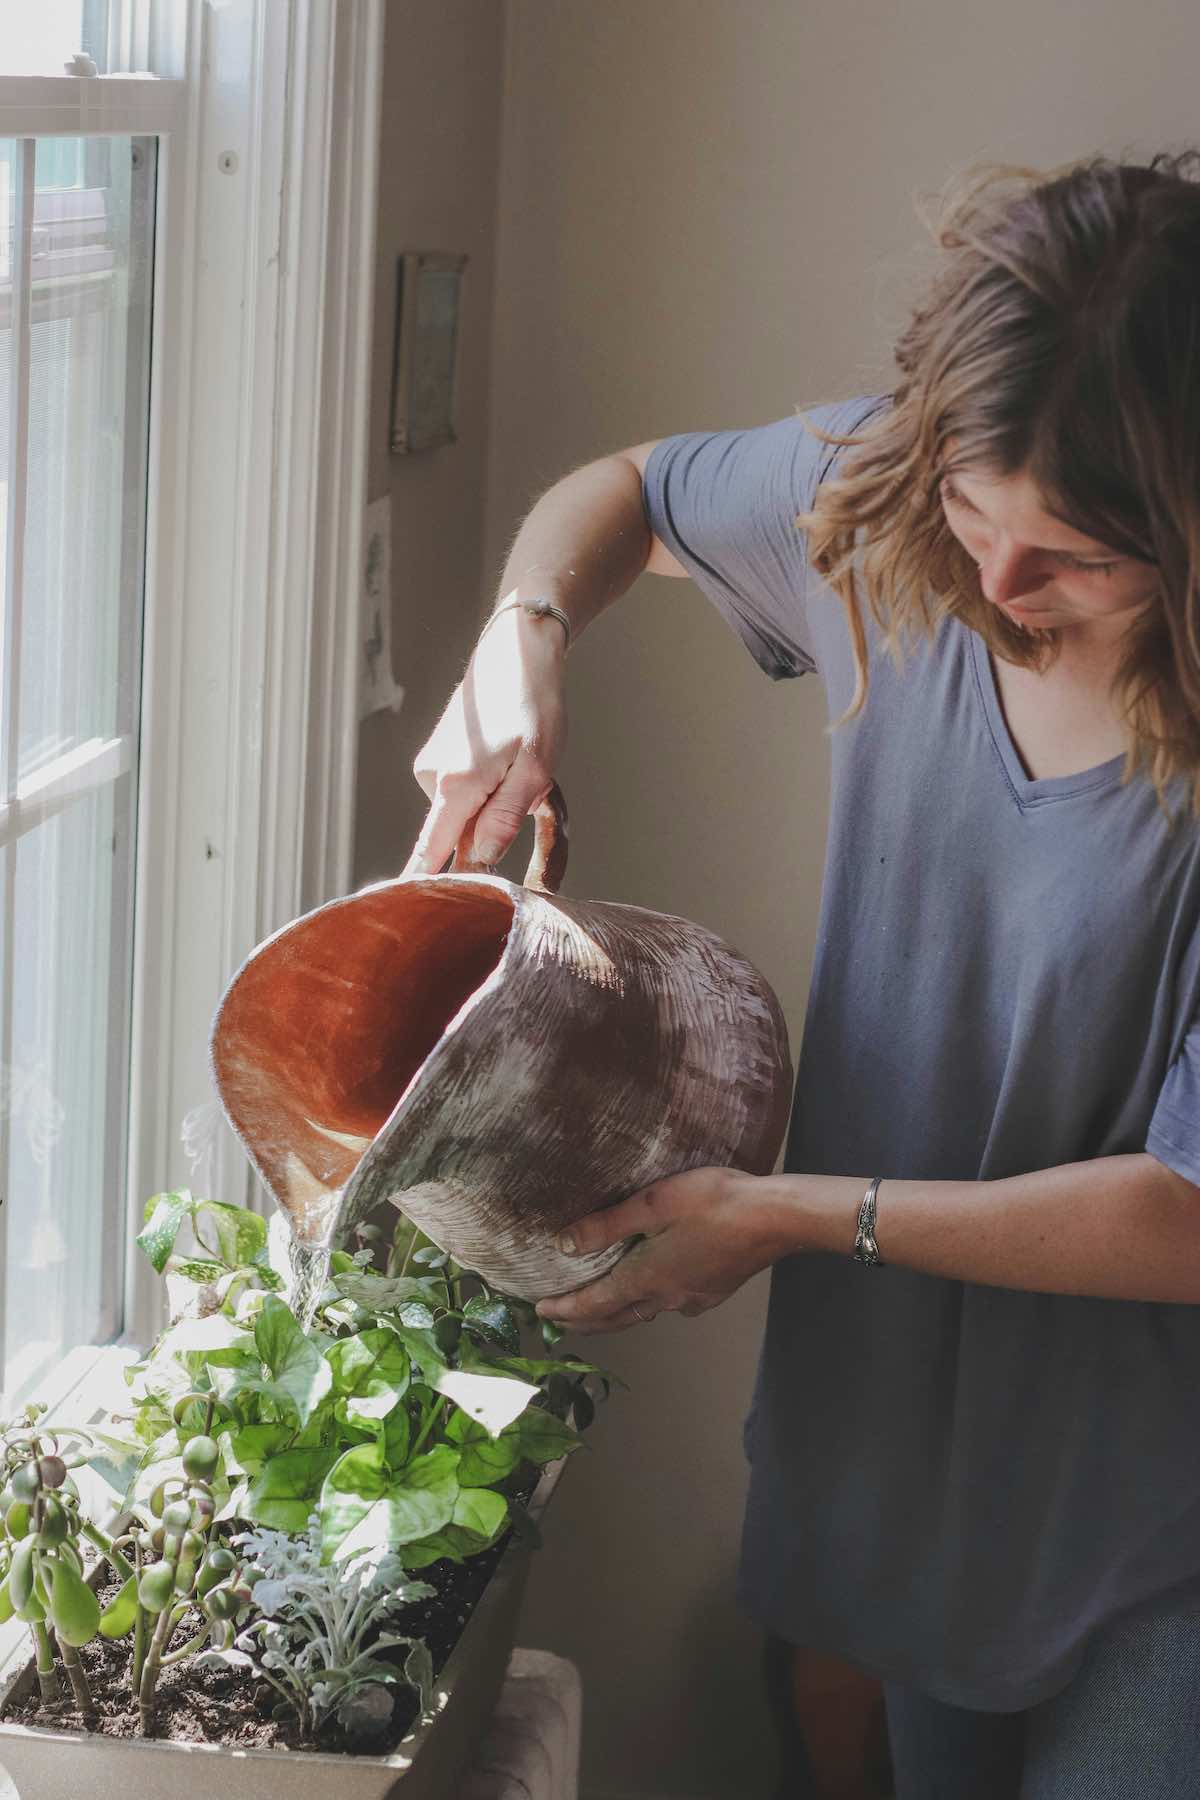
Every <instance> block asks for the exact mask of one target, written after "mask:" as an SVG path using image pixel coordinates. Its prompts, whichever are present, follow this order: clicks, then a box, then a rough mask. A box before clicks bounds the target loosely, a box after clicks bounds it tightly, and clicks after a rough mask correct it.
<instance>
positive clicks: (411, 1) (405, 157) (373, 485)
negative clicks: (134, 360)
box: [354, 0, 504, 883]
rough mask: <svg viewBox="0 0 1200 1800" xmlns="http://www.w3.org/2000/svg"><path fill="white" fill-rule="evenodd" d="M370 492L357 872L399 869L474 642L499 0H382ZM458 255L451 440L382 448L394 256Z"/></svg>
mask: <svg viewBox="0 0 1200 1800" xmlns="http://www.w3.org/2000/svg"><path fill="white" fill-rule="evenodd" d="M386 16H387V24H386V33H385V44H384V72H383V118H382V129H381V140H380V192H379V221H378V246H377V251H376V279H375V333H374V354H373V362H374V395H373V401H372V407H371V440H370V449H369V457H368V475H367V497H368V499H370V500H375V499H378V498H379V497H380V496H381V495H383V494H390V496H391V502H392V598H393V607H392V662H393V665H394V673H395V676H396V679H397V680H398V681H399V682H400V683H401V684H402V686H403V687H404V688H405V690H406V693H405V701H404V705H403V707H402V709H401V711H400V712H399V713H398V714H392V713H378V714H376V715H375V716H374V717H373V718H370V719H368V720H366V721H365V722H364V724H363V726H362V729H361V731H360V733H359V756H360V764H359V781H358V798H359V805H358V817H357V829H356V841H355V858H354V868H355V880H356V882H359V883H361V882H364V881H367V880H369V879H372V878H377V877H380V876H384V875H391V874H394V873H396V872H397V870H398V869H399V867H400V866H401V865H402V864H403V861H404V858H405V856H406V855H407V852H408V850H409V848H410V846H411V843H412V839H413V837H414V836H415V835H416V831H417V828H418V826H419V824H420V820H421V816H422V812H423V801H422V795H421V792H420V790H419V788H418V787H417V785H416V783H415V782H414V781H413V779H412V775H411V773H410V770H411V766H412V760H413V757H414V755H415V754H416V752H417V750H418V749H419V748H420V746H421V744H422V743H423V741H424V739H425V736H426V735H427V733H428V731H429V728H430V726H431V725H432V724H433V722H434V720H435V718H436V716H437V713H438V711H439V710H440V708H441V705H442V703H443V701H444V699H445V697H446V695H447V693H448V692H449V690H450V688H451V687H452V686H453V684H454V682H455V681H456V680H457V678H458V675H459V673H460V671H461V669H462V666H463V664H464V663H465V661H466V658H467V655H468V653H469V650H470V645H471V640H472V637H473V635H474V632H475V630H476V625H477V620H478V616H479V608H480V605H481V604H482V596H483V592H484V589H485V587H486V585H487V577H486V576H485V573H484V569H483V564H482V561H481V555H482V533H483V488H484V472H485V454H486V441H487V406H488V368H489V356H490V328H491V316H492V281H493V267H494V253H495V234H496V195H497V168H498V158H499V123H500V96H501V90H502V57H503V37H504V13H503V7H502V6H501V5H498V4H496V3H495V0H436V4H430V3H429V0H388V6H387V15H386ZM405 250H456V251H465V252H466V254H467V256H468V257H469V258H470V261H469V263H468V265H467V270H466V274H465V276H464V282H463V299H462V318H461V323H460V329H461V342H460V359H459V381H458V407H457V430H458V442H457V443H455V444H447V445H444V446H443V447H442V448H440V449H438V450H429V451H425V452H423V453H422V454H420V455H414V456H392V455H390V454H389V451H388V433H389V420H390V411H391V387H392V347H393V333H394V328H395V316H396V262H397V258H398V257H399V256H400V254H401V253H402V252H403V251H405Z"/></svg>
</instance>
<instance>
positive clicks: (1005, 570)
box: [979, 538, 1050, 606]
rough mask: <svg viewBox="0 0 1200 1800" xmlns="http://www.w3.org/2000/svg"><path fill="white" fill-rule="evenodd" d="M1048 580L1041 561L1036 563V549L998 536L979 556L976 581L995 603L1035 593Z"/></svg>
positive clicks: (1047, 572) (997, 604) (999, 603)
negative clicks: (1031, 550) (1031, 549)
mask: <svg viewBox="0 0 1200 1800" xmlns="http://www.w3.org/2000/svg"><path fill="white" fill-rule="evenodd" d="M1049 580H1050V573H1049V571H1048V570H1047V568H1046V567H1045V564H1044V563H1043V564H1041V565H1039V562H1038V558H1037V555H1036V553H1032V552H1030V551H1028V550H1023V549H1022V548H1021V546H1020V545H1019V544H1013V543H1011V542H1008V543H1006V542H1005V541H1004V540H1003V539H1001V538H997V539H995V540H994V541H993V543H992V545H991V546H990V548H989V549H988V551H987V552H986V554H985V555H984V556H983V557H981V558H980V562H979V584H980V586H981V587H982V589H983V591H984V594H985V596H986V597H987V599H989V600H990V601H992V602H993V604H994V605H996V606H1000V605H1002V604H1003V603H1004V601H1005V600H1019V599H1021V598H1022V596H1023V595H1025V594H1033V593H1036V592H1037V590H1038V588H1040V587H1045V585H1046V583H1047V582H1048V581H1049Z"/></svg>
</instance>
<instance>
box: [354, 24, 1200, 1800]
mask: <svg viewBox="0 0 1200 1800" xmlns="http://www.w3.org/2000/svg"><path fill="white" fill-rule="evenodd" d="M505 11H506V12H507V23H508V44H507V71H506V75H505V81H504V96H503V118H502V141H503V148H504V163H503V172H502V177H501V181H500V188H499V210H498V238H497V257H498V260H497V264H496V292H495V306H494V312H493V319H492V326H493V336H492V344H491V353H492V364H491V385H490V413H489V419H490V448H489V452H488V457H487V464H486V475H487V482H486V532H485V533H484V535H483V537H482V539H481V535H480V531H481V519H482V517H483V505H484V502H483V494H484V486H483V479H482V478H483V475H484V465H483V461H482V459H481V455H480V432H481V430H482V429H483V408H484V402H485V398H486V396H485V391H484V383H485V381H486V380H487V346H486V344H485V342H484V340H483V328H484V327H483V310H484V308H485V307H486V304H487V295H486V287H487V279H488V267H489V256H490V250H491V245H492V235H491V234H492V212H491V207H492V201H493V193H494V188H493V183H494V160H493V158H494V145H495V139H496V127H497V118H496V107H497V95H498V82H499V68H500V58H501V43H500V38H501V33H502V25H503V21H504V14H505ZM388 36H389V42H388V85H387V90H386V94H385V104H384V112H385V125H384V159H383V161H384V174H383V193H382V202H381V221H382V223H383V226H384V229H383V231H382V232H381V246H380V277H379V290H378V292H379V319H378V323H377V328H376V330H377V350H378V356H377V366H378V370H379V380H378V388H377V394H378V404H377V408H376V417H375V421H374V423H373V427H372V480H371V488H370V491H371V494H372V495H375V494H377V493H378V492H379V491H380V490H381V486H382V485H383V484H385V483H388V484H390V487H391V491H392V494H393V504H394V509H395V510H394V546H393V556H394V562H395V603H396V616H395V623H396V634H397V641H396V659H395V660H396V673H397V676H398V678H399V679H400V680H401V681H402V682H403V683H404V684H405V686H406V687H407V689H408V691H409V699H408V700H407V701H406V704H405V709H404V712H403V713H402V715H401V716H400V718H399V719H397V720H395V721H390V720H382V721H380V720H377V721H372V722H371V723H370V724H369V725H368V727H367V728H366V729H365V730H364V733H363V745H362V748H363V764H362V779H361V784H360V798H361V808H360V824H359V838H358V843H359V854H358V867H359V871H360V876H362V877H365V876H366V875H367V874H370V873H378V872H382V871H383V870H384V869H386V868H388V867H391V866H392V865H393V864H394V863H395V861H396V860H397V859H398V856H399V854H400V852H401V849H402V848H404V847H406V846H407V840H408V838H410V837H411V835H412V830H413V829H414V828H415V824H416V820H417V817H418V815H419V810H420V809H419V806H418V804H417V800H418V798H419V797H417V796H416V795H415V790H411V791H410V789H411V781H410V778H409V776H408V773H407V769H408V763H409V762H410V761H411V756H412V753H413V751H414V750H415V749H416V748H417V746H418V744H419V743H420V741H421V738H422V737H423V735H424V732H425V730H426V729H427V727H428V724H429V723H430V722H431V720H432V718H433V717H434V715H435V714H436V711H437V710H438V708H439V707H440V705H441V703H442V701H443V700H444V698H445V695H446V693H447V691H448V689H449V686H450V684H451V682H452V680H453V679H454V677H455V675H456V673H457V669H458V666H459V663H460V662H461V659H462V656H463V654H464V653H465V649H466V646H467V642H468V640H469V636H470V632H471V628H472V624H473V619H474V614H475V610H476V608H477V607H478V605H479V603H480V600H481V597H482V595H483V594H484V593H485V592H486V590H487V589H488V587H489V586H490V583H491V581H492V580H493V578H494V573H495V570H496V568H497V567H498V564H499V561H500V558H501V555H502V551H503V548H504V545H505V541H506V540H507V538H508V537H509V535H510V534H511V532H512V530H513V528H514V526H515V524H516V522H517V520H518V518H519V516H520V515H521V513H522V512H523V511H524V510H525V508H526V507H527V505H528V504H529V502H530V500H531V499H532V498H533V496H534V495H535V494H536V493H537V492H538V491H539V490H540V488H541V487H543V486H544V485H546V484H547V483H548V482H550V481H551V480H553V479H554V478H555V477H556V476H557V475H558V474H560V473H561V472H563V471H564V470H565V469H566V468H568V467H570V466H571V465H572V464H575V463H578V462H580V461H583V460H586V459H588V458H590V457H593V456H595V455H597V454H599V453H601V452H603V451H605V450H607V449H612V448H615V447H617V446H620V445H622V444H627V443H630V442H634V441H637V440H639V439H641V438H645V437H651V436H656V435H660V434H663V433H666V432H669V431H673V430H682V429H686V428H689V427H694V426H703V425H714V426H716V425H727V424H741V423H753V422H756V421H759V420H765V419H769V418H773V417H778V416H780V415H781V414H783V413H786V412H788V411H789V410H790V409H791V407H792V406H793V404H794V403H796V402H799V401H804V400H812V399H817V398H821V397H832V396H836V395H839V394H848V393H851V392H856V391H865V390H868V389H871V388H873V387H875V386H876V385H877V384H879V385H882V384H886V381H887V371H888V361H887V354H886V351H887V345H888V343H889V341H890V338H891V336H892V334H893V330H894V328H895V326H896V325H897V323H898V322H899V320H900V318H901V316H902V302H903V295H904V293H905V291H906V289H908V288H909V287H910V286H911V284H912V282H913V280H914V279H915V278H916V275H917V274H918V272H919V270H920V268H921V267H922V266H923V263H924V256H923V253H921V252H920V251H919V249H918V246H919V243H920V232H919V228H918V226H917V225H916V223H915V221H914V218H913V212H912V197H913V194H914V191H915V190H917V189H929V188H933V187H936V186H938V185H940V183H941V182H942V181H943V179H944V178H945V177H946V176H947V175H948V174H949V173H950V172H951V171H953V170H955V169H957V168H959V167H961V166H962V165H964V164H966V163H969V162H971V161H973V160H975V159H978V158H981V157H1003V158H1007V159H1010V160H1020V161H1026V162H1034V163H1039V164H1045V163H1050V162H1055V161H1060V160H1065V159H1067V158H1071V157H1074V156H1077V155H1082V154H1085V153H1086V152H1088V151H1090V150H1093V149H1098V148H1104V149H1108V150H1120V149H1122V148H1126V147H1128V148H1133V149H1144V150H1149V149H1153V148H1157V147H1160V146H1162V145H1169V144H1172V143H1180V142H1182V141H1185V140H1187V139H1188V138H1189V137H1200V115H1198V114H1197V110H1196V101H1195V91H1194V90H1195V82H1194V72H1195V69H1196V67H1197V66H1198V63H1200V12H1198V11H1197V10H1196V9H1195V7H1194V5H1193V4H1192V0H1186V3H1185V0H1180V3H1179V4H1177V5H1176V4H1171V3H1170V0H1147V3H1146V4H1145V5H1143V6H1141V7H1140V8H1136V9H1135V8H1133V7H1131V6H1129V5H1127V4H1126V0H1074V3H1066V0H1055V3H1054V4H1053V5H1050V6H1046V5H1045V4H1043V3H1042V0H1009V3H1008V4H1007V5H1004V6H998V5H996V4H994V0H988V3H987V4H983V3H982V0H869V3H867V0H838V3H836V4H835V3H834V0H824V3H821V0H816V3H814V4H805V5H802V4H799V0H740V3H738V4H733V3H731V0H604V3H603V4H587V3H584V0H576V3H574V4H566V3H564V0H558V3H557V4H555V3H554V0H507V7H504V6H502V5H501V3H500V0H476V4H473V5H472V4H470V3H469V0H438V3H437V4H436V5H435V4H432V3H426V4H424V5H419V4H397V0H392V4H391V6H390V9H389V34H388ZM425 239H428V240H429V241H430V242H431V243H434V244H436V245H437V246H438V247H447V248H463V249H467V250H469V251H470V252H471V253H472V256H473V259H474V260H473V262H472V280H471V282H470V283H469V285H468V321H467V338H466V344H465V358H464V375H465V380H464V406H463V441H462V443H461V444H460V445H459V446H458V447H457V448H456V449H454V450H446V451H438V452H436V453H434V455H433V456H432V457H431V458H426V459H422V458H413V459H409V460H408V461H407V462H406V461H405V459H393V460H392V461H391V462H390V463H389V460H388V458H387V456H386V448H385V434H386V410H387V409H386V398H387V387H388V382H389V378H390V368H391V336H390V332H391V311H392V302H393V297H394V289H393V279H394V273H393V260H394V255H395V252H396V251H397V250H398V249H399V248H401V247H406V246H410V245H417V244H418V243H419V242H420V241H422V240H425ZM570 701H571V730H572V739H571V747H570V750H569V752H568V757H567V761H566V765H565V768H564V772H563V773H564V785H565V787H566V790H567V795H568V798H569V800H570V803H571V808H572V815H573V832H572V869H571V873H570V875H569V877H568V887H569V888H570V889H571V891H573V892H576V893H580V894H591V895H595V896H605V897H609V898H617V899H628V900H634V901H638V902H641V903H643V904H647V905H650V906H659V907H663V908H667V909H670V910H675V911H679V912H682V913H685V914H687V915H690V916H691V917H693V918H695V919H697V920H700V921H702V922H704V923H705V924H708V925H710V926H712V927H714V928H716V929H717V930H719V931H721V932H724V933H725V934H726V935H727V936H729V937H730V938H732V939H733V941H734V942H735V943H737V944H739V945H740V946H741V947H742V948H743V949H744V950H745V951H747V952H748V953H749V954H750V955H752V956H753V957H754V958H755V960H757V961H758V962H759V963H760V965H761V966H762V967H763V968H764V969H765V970H766V971H767V972H768V973H769V974H770V976H771V978H772V979H773V981H774V982H775V984H776V986H777V987H778V989H779V991H780V994H781V996H782V997H783V999H784V1002H785V1005H786V1007H787V1010H788V1013H789V1016H790V1019H791V1021H792V1024H793V1031H794V1037H796V1038H798V1035H799V1025H800V1019H801V1014H802V1006H803V999H804V992H805V986H806V982H807V977H808V963H809V954H810V945H811V940H812V935H813V929H814V921H815V909H816V902H817V892H818V883H819V879H820V865H821V857H822V844H823V829H824V826H823V808H824V798H823V795H824V782H825V748H824V743H823V738H822V732H821V722H822V708H821V700H820V694H819V692H818V690H817V688H816V685H815V683H809V682H800V683H789V684H781V685H779V686H772V685H771V684H770V683H768V682H767V681H766V680H765V679H764V678H763V677H762V676H761V675H759V673H758V671H757V670H756V669H755V668H754V667H753V665H752V664H751V663H750V662H749V659H748V658H747V657H746V656H745V655H744V654H743V653H742V651H741V650H740V649H739V648H738V646H737V645H736V643H735V641H734V640H733V638H732V637H731V636H729V634H728V633H727V632H726V630H725V628H724V626H723V625H721V623H720V622H719V621H718V620H717V619H716V618H715V616H714V615H712V614H711V613H710V611H709V609H708V608H707V607H706V606H705V605H704V604H703V603H702V602H701V601H700V599H699V597H698V596H697V594H696V592H695V590H694V589H692V588H691V587H690V586H689V585H687V584H684V583H669V582H664V581H658V580H652V579H651V580H647V581H645V582H643V583H642V584H640V585H639V586H638V588H637V589H635V591H634V594H633V596H632V597H631V598H630V599H629V600H628V601H626V602H625V603H624V604H623V605H622V606H621V607H619V608H618V609H617V610H616V611H615V612H614V613H612V614H610V615H609V616H608V617H607V618H606V619H605V620H602V621H601V623H600V624H599V625H598V626H597V627H596V628H595V630H594V631H593V632H592V633H590V634H589V635H588V636H587V637H586V638H585V639H584V640H583V641H582V643H581V644H580V645H579V647H578V649H577V651H576V652H574V653H573V655H572V659H571V687H570ZM763 1300H764V1283H763V1282H762V1281H761V1280H760V1281H759V1282H756V1283H754V1284H752V1285H751V1287H750V1288H749V1289H747V1290H743V1292H742V1294H741V1295H739V1296H738V1297H737V1298H736V1299H735V1300H734V1301H732V1302H730V1303H729V1304H727V1305H726V1306H725V1307H723V1308H721V1309H719V1310H718V1311H717V1312H715V1313H712V1314H709V1315H708V1316H707V1317H705V1318H703V1319H700V1320H697V1321H692V1322H688V1321H682V1320H677V1319H662V1320H660V1321H659V1322H657V1323H656V1324H655V1325H654V1326H653V1327H652V1328H651V1329H648V1330H645V1331H641V1330H639V1331H638V1332H636V1333H628V1334H625V1335H623V1336H620V1337H615V1338H612V1339H609V1340H593V1341H592V1347H593V1349H595V1350H596V1351H597V1352H598V1354H599V1357H600V1359H601V1360H602V1361H605V1362H606V1363H607V1364H608V1365H609V1366H611V1367H612V1368H614V1369H616V1370H617V1371H619V1372H620V1373H621V1374H623V1375H624V1376H625V1378H626V1379H627V1380H628V1381H629V1383H630V1386H631V1390H632V1391H631V1392H630V1393H628V1394H619V1395H618V1396H617V1397H616V1398H615V1399H614V1400H613V1402H612V1403H611V1405H610V1407H609V1408H608V1409H607V1413H606V1414H602V1417H601V1420H600V1421H599V1422H598V1424H597V1426H596V1427H595V1429H594V1432H593V1433H592V1434H591V1437H592V1445H593V1448H592V1449H591V1450H590V1451H589V1452H587V1453H586V1454H585V1455H583V1456H581V1457H580V1458H579V1460H578V1462H577V1464H576V1466H575V1467H574V1468H573V1469H572V1470H571V1471H570V1474H569V1478H568V1480H567V1481H566V1482H565V1483H564V1485H563V1491H562V1493H561V1495H560V1497H559V1498H558V1500H557V1501H556V1503H555V1508H554V1511H553V1513H552V1514H551V1517H550V1519H549V1521H548V1532H547V1545H546V1548H545V1550H544V1551H543V1552H542V1553H541V1555H540V1557H539V1559H538V1561H537V1564H536V1566H535V1573H534V1578H533V1584H532V1591H531V1596H530V1601H529V1605H528V1609H527V1613H526V1617H525V1624H524V1627H523V1633H522V1635H523V1638H524V1641H525V1642H527V1643H531V1644H539V1645H543V1646H546V1647H548V1648H555V1649H559V1650H561V1651H563V1652H564V1653H566V1654H568V1655H570V1656H572V1657H574V1659H575V1660H576V1661H577V1662H578V1663H579V1664H580V1666H581V1668H582V1670H583V1673H584V1682H585V1694H586V1704H587V1713H586V1724H585V1732H586V1746H585V1766H586V1780H587V1791H588V1793H589V1795H591V1796H599V1795H601V1794H604V1795H617V1794H620V1795H626V1796H638V1797H639V1800H641V1797H648V1796H692V1797H693V1800H701V1797H704V1800H718V1797H720V1800H735V1797H736V1800H753V1797H754V1796H761V1795H765V1794H766V1793H768V1792H769V1791H770V1790H769V1770H770V1767H771V1753H770V1748H769V1745H768V1742H767V1734H766V1720H765V1714H764V1711H763V1709H762V1706H761V1703H760V1701H759V1698H758V1689H757V1669H756V1657H757V1637H756V1634H755V1632H754V1631H753V1629H752V1628H751V1627H750V1626H749V1625H748V1624H747V1623H746V1622H745V1621H743V1620H741V1619H740V1618H739V1617H738V1615H737V1613H736V1610H735V1608H734V1605H733V1599H732V1573H733V1567H734V1561H735V1555H736V1543H737V1528H738V1517H739V1510H740V1505H741V1498H742V1492H743V1485H744V1483H743V1471H742V1465H741V1461H740V1453H739V1445H738V1427H739V1423H740V1417H741V1413H742V1409H743V1403H744V1399H745V1396H746V1393H747V1391H748V1388H749V1384H750V1380H751V1376H752V1371H753V1363H754V1358H755V1355H756V1351H757V1341H758V1332H759V1327H760V1323H761V1316H762V1306H763Z"/></svg>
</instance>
